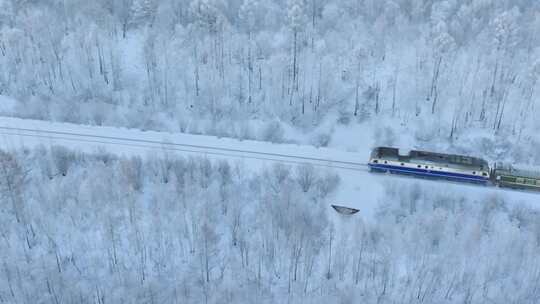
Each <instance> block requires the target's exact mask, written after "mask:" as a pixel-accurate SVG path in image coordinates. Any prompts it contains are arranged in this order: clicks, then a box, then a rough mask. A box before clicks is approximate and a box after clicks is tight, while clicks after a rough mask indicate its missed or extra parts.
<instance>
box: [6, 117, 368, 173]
mask: <svg viewBox="0 0 540 304" xmlns="http://www.w3.org/2000/svg"><path fill="white" fill-rule="evenodd" d="M0 134H1V135H3V136H14V137H30V138H36V139H42V140H46V141H48V142H51V143H53V142H56V141H68V142H73V143H84V144H91V145H107V146H108V145H116V146H125V147H133V148H143V149H151V150H159V151H171V152H180V153H187V154H194V155H207V156H215V157H226V158H230V157H233V158H239V159H254V160H260V161H270V162H280V163H287V164H310V165H313V166H317V167H326V168H334V169H344V170H353V171H369V169H368V166H367V163H362V162H351V161H343V160H337V159H331V158H317V157H307V156H302V155H292V154H284V153H272V152H261V151H252V150H247V149H233V148H224V147H217V146H210V145H195V144H186V143H174V142H167V141H157V140H148V139H134V138H129V137H119V136H105V135H95V134H84V133H76V132H64V131H54V130H43V129H30V128H17V127H6V126H0Z"/></svg>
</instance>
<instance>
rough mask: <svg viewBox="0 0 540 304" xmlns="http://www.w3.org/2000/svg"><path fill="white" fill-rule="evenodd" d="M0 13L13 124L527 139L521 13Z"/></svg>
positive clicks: (528, 98)
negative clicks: (256, 127) (319, 129)
mask: <svg viewBox="0 0 540 304" xmlns="http://www.w3.org/2000/svg"><path fill="white" fill-rule="evenodd" d="M0 11H1V14H0V94H2V95H7V96H11V97H13V98H15V99H17V100H18V101H19V107H17V109H16V111H14V115H18V116H24V117H33V118H43V119H53V120H59V121H71V122H77V123H79V122H80V123H89V124H98V125H99V124H107V125H117V126H129V127H137V128H144V129H160V130H174V131H185V132H191V133H208V134H217V135H227V136H235V137H258V138H260V139H268V138H265V136H263V135H261V134H253V131H252V128H251V124H250V122H252V121H257V122H260V121H265V122H267V123H269V124H272V123H274V124H275V121H279V124H285V125H290V126H293V127H295V128H298V129H299V130H310V129H313V127H314V126H315V127H316V126H318V125H320V124H321V122H323V121H325V119H329V120H330V121H333V122H339V123H351V122H352V123H356V122H366V121H367V122H368V123H369V122H370V121H380V119H381V118H391V119H392V120H391V123H390V125H391V126H392V127H393V128H399V127H402V126H409V125H412V126H415V128H422V127H416V126H417V124H418V123H424V122H427V123H428V124H432V125H433V127H432V128H430V130H433V133H434V134H435V135H436V136H437V137H440V138H449V139H453V138H455V137H458V136H459V134H463V133H466V132H467V131H468V130H472V129H475V130H477V129H483V130H489V131H490V132H492V133H496V134H505V136H508V135H512V137H514V138H516V141H521V140H530V138H529V136H530V135H532V134H533V130H534V129H535V127H538V126H537V123H536V122H535V121H534V118H536V117H537V116H538V114H539V112H538V111H539V110H538V107H537V106H536V100H537V99H538V96H539V95H538V87H539V85H538V77H539V75H540V62H539V61H538V58H539V56H540V50H539V46H540V44H539V43H540V36H539V35H540V34H539V31H538V29H539V28H540V3H539V2H538V1H536V0H459V1H458V0H445V1H433V0H429V1H428V0H343V1H323V0H287V1H285V0H277V1H261V0H229V1H225V0H161V1H158V0H96V1H78V0H61V1H60V0H44V1H32V0H2V1H0ZM270 139H271V138H270ZM278 139H279V138H278Z"/></svg>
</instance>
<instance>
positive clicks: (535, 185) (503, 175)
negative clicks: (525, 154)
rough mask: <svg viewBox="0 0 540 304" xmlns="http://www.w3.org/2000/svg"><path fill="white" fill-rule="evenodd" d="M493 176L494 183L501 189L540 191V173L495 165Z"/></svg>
mask: <svg viewBox="0 0 540 304" xmlns="http://www.w3.org/2000/svg"><path fill="white" fill-rule="evenodd" d="M491 176H492V179H493V183H494V184H496V185H497V186H499V187H508V188H515V189H530V190H537V191H539V190H540V172H534V171H527V170H519V169H515V168H513V167H512V166H502V165H495V166H494V168H493V171H492V174H491Z"/></svg>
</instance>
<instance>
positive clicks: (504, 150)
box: [0, 0, 540, 304]
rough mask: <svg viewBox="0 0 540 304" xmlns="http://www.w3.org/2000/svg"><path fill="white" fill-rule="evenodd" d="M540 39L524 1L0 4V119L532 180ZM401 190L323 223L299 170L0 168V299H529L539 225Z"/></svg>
mask: <svg viewBox="0 0 540 304" xmlns="http://www.w3.org/2000/svg"><path fill="white" fill-rule="evenodd" d="M539 29H540V2H539V1H536V0H446V1H435V0H432V1H429V0H332V1H330V0H328V1H323V0H286V1H285V0H276V1H263V0H228V1H227V0H159V1H158V0H95V1H81V0H0V95H1V96H9V97H10V98H13V99H14V100H16V104H15V107H14V108H13V109H6V110H4V112H5V113H0V114H2V115H14V116H19V117H26V118H36V119H44V120H55V121H66V122H74V123H83V124H95V125H111V126H122V127H135V128H140V129H155V130H168V131H177V132H178V131H179V132H188V133H194V134H213V135H219V136H231V137H239V138H256V139H260V140H266V141H272V142H280V141H288V140H297V141H303V140H304V138H311V137H313V138H315V139H316V142H315V144H317V145H327V144H329V143H331V141H332V137H333V136H335V137H337V135H336V134H333V133H332V132H333V131H332V130H333V128H334V127H335V126H346V128H349V127H350V129H353V130H356V129H357V130H359V132H366V133H372V134H373V137H374V138H376V140H375V141H374V142H375V143H377V144H385V145H392V144H394V143H395V142H398V141H399V140H400V139H401V138H405V139H403V140H404V141H406V142H407V143H408V144H409V145H410V146H415V145H417V144H418V143H421V144H422V146H424V147H434V146H438V147H441V146H443V144H442V142H444V145H446V146H450V147H451V148H452V149H453V151H454V152H455V151H458V152H463V153H470V152H475V154H478V155H479V156H482V157H485V158H487V159H488V160H490V161H493V160H499V159H505V158H508V159H514V160H515V159H520V160H521V161H523V162H529V163H536V164H540V154H538V153H537V152H536V151H537V149H536V148H540V137H538V136H537V135H536V134H535V133H536V130H538V128H540V121H539V120H538V117H539V114H540V109H539V106H538V104H537V100H538V98H539V96H540V93H539V88H540V84H539V83H540V82H539V77H540V61H539V59H538V58H540V31H539ZM0 108H1V107H0ZM291 129H292V130H294V132H297V133H294V132H292V133H286V132H288V131H290V130H291ZM475 132H480V133H481V134H482V135H481V136H480V137H474V136H472V135H471V136H469V134H472V133H474V134H476V133H475ZM290 134H296V135H297V137H296V138H295V137H294V136H293V137H288V136H291V135H290ZM298 134H300V135H298ZM403 134H405V135H406V136H407V137H404V136H402V135H403ZM349 140H350V141H351V142H354V141H356V140H357V139H356V138H350V139H349ZM304 143H305V140H304ZM311 143H313V142H311ZM360 144H362V145H366V144H365V143H359V145H360ZM2 149H5V147H4V148H2ZM412 184H414V186H410V185H409V186H407V185H404V184H401V183H398V182H396V183H388V184H386V185H385V186H386V188H387V189H388V191H387V192H386V193H384V194H383V195H382V197H381V198H380V200H381V201H380V202H379V205H380V207H379V210H378V212H377V214H376V216H375V217H374V218H373V219H369V220H367V221H364V220H365V219H363V217H362V216H361V215H360V216H353V217H349V218H343V217H342V218H338V220H336V216H337V215H336V214H335V212H334V211H333V210H332V209H330V208H329V202H331V200H332V197H333V195H335V193H336V191H338V190H339V187H340V177H339V175H338V174H337V173H336V172H333V171H326V170H321V169H319V168H314V167H311V166H292V167H291V166H286V165H278V164H275V165H270V164H268V165H267V166H266V167H265V168H263V169H255V168H246V167H244V166H243V165H242V164H240V163H233V162H227V161H217V160H210V159H206V158H202V157H201V158H181V157H178V156H174V155H171V154H168V153H166V152H163V153H155V154H154V155H148V156H146V157H140V158H125V157H120V156H115V155H112V154H108V153H107V152H99V153H97V152H96V153H94V154H83V153H79V152H74V151H71V150H67V149H65V148H62V147H41V148H33V149H25V150H13V151H5V150H4V151H0V303H6V304H7V303H9V304H12V303H16V304H19V303H20V304H22V303H28V304H33V303H51V304H60V303H92V304H96V303H97V304H109V303H156V304H157V303H381V304H383V303H388V304H390V303H448V304H450V303H456V304H457V303H500V304H506V303H520V304H521V303H539V302H540V258H539V255H538V248H539V246H540V213H539V212H538V211H537V210H536V209H534V208H530V207H527V206H526V205H521V204H519V202H515V201H514V200H513V199H512V198H511V197H512V196H511V195H508V196H495V195H494V196H484V197H481V198H478V197H480V196H477V197H476V198H474V199H471V198H469V197H466V195H467V194H466V193H467V191H464V192H463V193H456V192H455V191H454V192H452V191H446V192H445V191H442V190H439V191H435V190H433V189H431V188H430V187H426V186H422V181H420V182H418V183H417V184H415V183H412ZM493 193H496V192H495V191H494V192H493ZM497 193H500V192H497ZM359 199H362V198H359Z"/></svg>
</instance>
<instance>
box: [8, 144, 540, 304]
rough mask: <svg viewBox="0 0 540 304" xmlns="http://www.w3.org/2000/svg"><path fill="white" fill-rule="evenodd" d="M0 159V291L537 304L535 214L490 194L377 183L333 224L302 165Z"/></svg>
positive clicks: (48, 295)
mask: <svg viewBox="0 0 540 304" xmlns="http://www.w3.org/2000/svg"><path fill="white" fill-rule="evenodd" d="M0 164H1V166H0V168H1V171H0V186H1V188H0V190H1V195H2V197H1V198H2V209H1V212H0V221H1V223H2V225H1V226H0V248H1V250H0V261H1V264H0V303H10V304H11V303H54V304H58V303H99V304H105V303H286V302H287V303H328V302H329V301H330V302H332V303H501V304H503V303H538V301H540V260H539V256H538V247H539V246H540V224H539V223H540V214H539V213H538V212H537V211H535V210H532V209H530V208H528V207H524V206H521V205H519V204H512V205H511V206H513V207H510V205H508V204H507V202H505V200H504V199H502V198H501V197H485V198H483V199H481V200H479V201H476V200H470V199H466V198H465V197H464V196H463V195H461V194H456V193H455V192H447V193H444V192H441V193H433V192H432V190H431V189H427V188H425V187H424V188H422V187H420V186H413V187H404V186H400V185H399V184H388V185H387V186H388V188H389V189H394V190H391V191H389V192H388V193H387V194H386V195H385V196H384V197H383V198H382V202H381V207H380V210H379V212H378V214H377V216H376V219H375V220H374V221H370V222H363V220H362V217H361V216H353V217H349V218H344V217H342V218H340V220H339V221H335V220H332V216H334V217H335V216H336V214H335V213H334V211H333V210H331V209H330V208H329V206H328V203H327V201H328V198H329V197H331V196H332V193H333V192H334V191H335V189H336V187H337V186H338V185H339V182H340V181H339V178H338V177H337V176H336V175H335V174H334V173H332V172H319V171H318V170H315V169H314V168H312V167H309V166H299V167H288V166H283V165H275V166H269V167H267V168H266V169H263V170H262V171H260V172H257V173H251V172H250V170H246V168H243V167H242V166H240V165H238V164H232V163H228V162H224V161H209V160H208V159H204V158H174V157H171V156H167V155H166V154H164V155H161V156H160V157H156V158H148V159H147V160H143V159H140V158H132V159H127V158H118V157H115V156H113V155H109V154H106V153H98V154H91V155H90V154H78V153H73V152H70V151H68V150H65V149H64V148H55V147H53V148H52V149H46V148H40V149H35V150H26V151H16V152H12V153H6V152H2V153H0ZM512 203H514V202H512ZM330 210H331V211H330Z"/></svg>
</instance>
